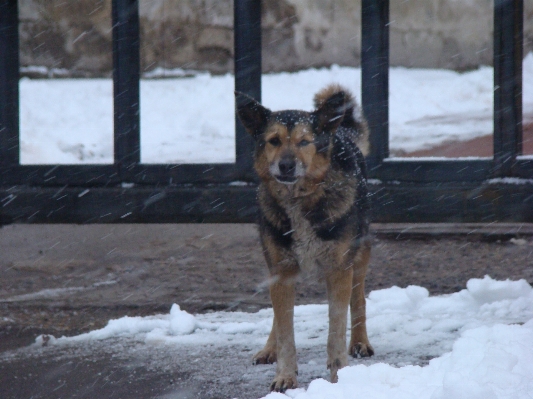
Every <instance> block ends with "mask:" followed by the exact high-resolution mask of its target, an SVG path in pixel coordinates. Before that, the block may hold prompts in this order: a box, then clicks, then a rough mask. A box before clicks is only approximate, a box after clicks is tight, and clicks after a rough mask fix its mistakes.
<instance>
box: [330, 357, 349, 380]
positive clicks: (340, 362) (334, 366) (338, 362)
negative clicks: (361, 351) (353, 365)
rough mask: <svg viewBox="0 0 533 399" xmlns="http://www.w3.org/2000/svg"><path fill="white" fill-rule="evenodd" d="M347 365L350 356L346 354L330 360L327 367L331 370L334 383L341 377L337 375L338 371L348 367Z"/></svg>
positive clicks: (331, 378)
mask: <svg viewBox="0 0 533 399" xmlns="http://www.w3.org/2000/svg"><path fill="white" fill-rule="evenodd" d="M347 365H348V357H347V356H346V354H344V356H341V357H340V358H336V359H334V360H328V364H327V367H328V370H329V371H330V381H331V382H332V383H336V382H337V381H338V380H339V378H338V377H337V372H338V371H339V370H340V369H342V368H343V367H346V366H347Z"/></svg>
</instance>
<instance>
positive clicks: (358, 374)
mask: <svg viewBox="0 0 533 399" xmlns="http://www.w3.org/2000/svg"><path fill="white" fill-rule="evenodd" d="M532 342H533V320H532V321H529V322H527V323H526V324H525V325H509V326H507V325H501V324H498V325H495V326H492V327H479V328H476V329H472V330H468V331H466V332H465V333H463V334H462V336H461V338H459V339H458V340H457V341H456V342H455V343H454V345H453V349H452V351H451V352H449V353H446V354H444V355H442V356H440V357H438V358H436V359H433V360H431V361H430V362H429V365H428V366H425V367H419V366H404V367H400V368H396V367H392V366H390V365H388V364H383V363H378V364H373V365H371V366H363V365H357V366H351V367H346V368H344V369H342V370H340V371H339V382H338V383H337V384H331V383H329V382H327V381H326V380H323V379H318V380H314V381H312V382H311V384H310V385H309V387H308V388H307V391H304V390H303V389H295V390H290V391H288V392H287V394H286V395H283V394H279V393H271V394H269V395H267V396H266V397H265V399H281V398H288V397H291V398H294V399H322V398H323V399H332V398H335V399H349V398H354V399H355V398H373V399H381V398H387V399H403V398H406V399H407V398H409V399H410V398H416V399H425V398H428V399H448V398H453V399H504V398H509V399H511V398H512V399H519V398H524V399H525V398H531V393H532V392H533V362H532V361H531V359H533V345H531V343H532Z"/></svg>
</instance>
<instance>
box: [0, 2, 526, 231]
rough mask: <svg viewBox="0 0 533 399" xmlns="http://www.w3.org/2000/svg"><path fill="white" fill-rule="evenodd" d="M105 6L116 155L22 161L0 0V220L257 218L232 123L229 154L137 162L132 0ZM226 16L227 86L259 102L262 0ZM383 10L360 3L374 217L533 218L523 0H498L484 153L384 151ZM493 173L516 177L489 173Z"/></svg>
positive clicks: (4, 7)
mask: <svg viewBox="0 0 533 399" xmlns="http://www.w3.org/2000/svg"><path fill="white" fill-rule="evenodd" d="M112 10H113V11H112V19H113V21H112V23H113V63H114V64H113V65H114V73H113V84H114V163H113V164H110V165H21V164H20V160H19V136H20V135H19V105H18V104H19V45H18V7H17V1H16V0H0V201H1V202H0V225H1V224H8V223H170V222H253V221H255V215H256V210H257V208H256V203H255V191H256V180H255V176H254V172H253V167H252V149H253V142H252V139H251V137H249V136H248V135H247V134H246V133H245V132H244V129H243V128H242V126H241V124H240V123H239V122H238V121H237V124H236V126H237V128H236V136H235V140H236V162H235V163H234V164H200V165H199V164H189V165H187V164H183V165H181V164H180V165H178V164H161V165H152V164H150V165H147V164H142V163H141V162H140V128H139V126H140V124H139V111H140V110H139V77H140V71H139V15H138V1H137V0H113V1H112ZM234 16H235V22H234V26H235V27H234V32H235V88H236V90H239V91H241V92H244V93H247V94H249V95H251V96H253V97H254V98H256V99H259V100H260V99H261V7H260V1H259V0H235V1H234ZM388 18H389V2H388V0H363V1H362V21H363V26H362V82H363V87H362V96H363V98H362V102H363V108H364V112H365V114H366V116H367V118H368V120H369V124H370V127H371V131H372V134H371V144H372V153H371V154H370V156H369V158H368V162H369V166H370V174H371V177H372V178H373V179H375V180H377V179H379V182H377V181H375V180H374V184H372V185H371V194H372V198H373V208H374V218H373V219H374V221H376V222H493V221H501V222H504V221H505V222H511V221H516V222H533V159H528V158H524V157H522V158H521V157H520V154H521V141H522V137H521V133H522V130H521V129H522V125H521V121H522V108H521V98H522V97H521V92H522V90H521V89H522V85H521V77H522V70H521V68H522V42H523V40H522V35H523V34H522V32H523V28H522V25H523V0H496V1H495V7H494V71H495V73H494V87H495V96H494V154H495V155H494V158H493V159H492V160H489V159H485V160H483V159H482V160H449V161H442V160H434V161H432V160H427V161H421V160H412V161H408V160H402V161H398V160H394V159H391V158H389V157H388V156H389V151H388V69H389V56H388V54H389V41H388V38H389V32H388ZM502 177H516V178H521V179H523V180H521V181H520V183H522V184H507V183H505V180H504V179H503V180H502V179H500V180H497V181H494V180H491V179H493V178H502ZM528 179H532V180H528ZM236 181H238V182H245V183H246V184H242V183H240V184H232V183H233V182H236Z"/></svg>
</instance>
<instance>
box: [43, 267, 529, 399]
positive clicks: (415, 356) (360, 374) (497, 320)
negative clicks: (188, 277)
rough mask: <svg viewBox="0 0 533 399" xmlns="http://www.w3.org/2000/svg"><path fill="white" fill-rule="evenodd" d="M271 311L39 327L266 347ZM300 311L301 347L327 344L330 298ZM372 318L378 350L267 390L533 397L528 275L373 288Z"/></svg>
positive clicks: (73, 340) (318, 394)
mask: <svg viewBox="0 0 533 399" xmlns="http://www.w3.org/2000/svg"><path fill="white" fill-rule="evenodd" d="M272 316H273V314H272V309H263V310H261V311H259V312H257V313H243V312H215V313H209V314H197V315H191V314H188V313H187V312H185V311H183V310H181V309H180V308H179V306H178V305H176V304H174V305H173V306H172V308H171V310H170V313H169V314H162V315H154V316H147V317H123V318H120V319H117V320H111V321H109V323H108V325H107V326H105V327H104V328H102V329H99V330H95V331H91V332H88V333H85V334H81V335H78V336H74V337H60V338H55V337H53V336H49V335H46V336H39V337H38V338H37V339H36V343H35V344H34V347H35V348H38V347H40V346H49V345H71V344H76V345H83V344H84V343H87V342H89V341H94V340H106V339H110V338H114V339H121V338H123V339H126V338H128V339H134V340H136V341H138V342H140V343H142V344H143V345H145V346H146V347H148V348H149V347H150V346H152V345H169V346H177V347H188V346H190V347H193V346H201V345H208V344H211V345H213V344H214V345H218V346H219V347H224V346H227V347H229V346H235V345H242V346H243V347H244V346H246V347H253V348H256V350H259V349H260V348H261V347H262V345H264V343H265V341H266V338H267V336H268V333H269V331H270V327H271V325H272ZM294 318H295V336H296V345H297V348H298V349H299V350H301V349H302V348H315V347H320V348H323V351H324V352H325V348H326V340H327V305H322V304H317V305H304V306H297V307H296V309H295V315H294ZM367 323H368V332H369V339H370V341H371V343H372V345H373V346H374V348H375V349H376V351H377V354H376V356H375V357H374V358H371V359H364V360H352V364H354V365H352V366H349V367H346V368H344V369H342V370H341V371H340V372H339V382H338V383H337V384H331V383H329V382H327V381H326V380H324V379H320V378H319V379H315V380H313V381H312V382H311V383H310V384H309V386H308V387H307V388H304V387H302V388H298V389H294V390H289V391H287V392H286V393H285V394H281V393H270V394H268V395H267V396H265V399H282V398H289V397H290V398H296V399H321V398H324V399H325V398H328V399H330V398H338V399H341V398H342V399H349V398H356V397H357V398H360V397H371V398H375V399H381V398H420V399H423V398H428V399H441V398H443V399H444V398H459V399H461V398H469V399H478V398H479V399H487V398H489V399H490V398H518V399H520V398H531V393H532V392H533V362H532V361H531V359H533V345H532V344H531V343H532V342H533V289H532V287H531V286H530V285H529V284H528V283H527V282H526V281H525V280H518V281H510V280H506V281H496V280H493V279H492V278H490V277H489V276H485V278H483V279H471V280H469V281H468V282H467V288H466V289H464V290H462V291H460V292H457V293H454V294H451V295H441V296H429V294H428V290H427V289H425V288H423V287H419V286H409V287H406V288H399V287H391V288H387V289H383V290H378V291H372V292H371V293H370V294H369V297H368V300H367ZM427 359H431V360H430V361H429V363H427ZM318 363H320V364H317V362H316V361H314V360H311V361H309V362H308V363H307V364H300V367H301V368H304V367H311V368H317V369H320V368H325V359H324V362H318ZM322 363H323V364H322ZM271 367H273V368H274V367H275V366H271ZM315 375H317V374H315ZM319 375H320V374H319ZM265 389H266V387H265Z"/></svg>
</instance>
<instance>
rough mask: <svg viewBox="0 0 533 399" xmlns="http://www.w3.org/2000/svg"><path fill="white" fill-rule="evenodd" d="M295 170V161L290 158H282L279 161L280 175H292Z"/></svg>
mask: <svg viewBox="0 0 533 399" xmlns="http://www.w3.org/2000/svg"><path fill="white" fill-rule="evenodd" d="M295 168H296V161H295V160H294V158H292V157H283V158H281V159H280V161H279V171H280V173H281V174H282V175H292V174H294V169H295Z"/></svg>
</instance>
